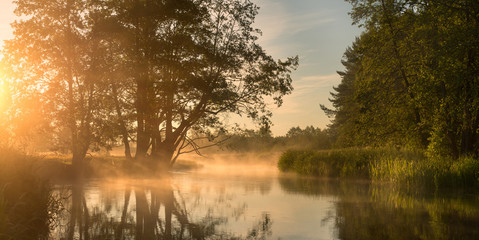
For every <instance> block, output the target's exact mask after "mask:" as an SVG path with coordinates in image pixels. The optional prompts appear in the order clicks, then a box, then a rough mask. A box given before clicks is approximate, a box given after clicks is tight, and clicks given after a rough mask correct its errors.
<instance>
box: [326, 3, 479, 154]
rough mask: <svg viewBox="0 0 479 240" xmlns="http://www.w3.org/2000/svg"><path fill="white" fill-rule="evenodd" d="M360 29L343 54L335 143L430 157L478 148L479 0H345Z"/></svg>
mask: <svg viewBox="0 0 479 240" xmlns="http://www.w3.org/2000/svg"><path fill="white" fill-rule="evenodd" d="M347 2H349V3H351V4H352V11H351V13H350V15H351V17H352V20H353V23H354V24H357V25H359V26H361V27H362V28H363V29H364V31H363V33H362V34H361V36H359V37H358V38H357V39H356V41H355V42H354V43H353V44H352V46H351V47H349V48H348V49H347V50H346V52H345V53H344V58H343V61H342V64H343V65H344V70H343V71H339V72H338V73H339V75H340V76H341V79H342V80H341V83H340V84H339V85H338V86H337V87H335V88H334V90H335V91H334V92H333V93H332V97H331V99H330V101H331V102H332V104H333V108H331V109H330V108H327V107H325V106H322V108H323V110H324V111H325V112H326V113H327V114H328V115H329V116H330V117H332V118H333V123H332V124H331V126H330V131H331V132H333V133H334V134H335V135H336V136H337V142H336V145H337V146H338V147H358V146H359V147H364V146H390V147H405V148H409V149H421V150H425V151H426V153H427V154H428V156H430V157H444V156H446V157H450V158H452V159H458V158H459V157H461V156H471V155H472V156H475V157H477V155H478V153H479V101H478V99H479V55H478V53H479V2H478V1H473V0H461V1H447V0H438V1H429V0H347Z"/></svg>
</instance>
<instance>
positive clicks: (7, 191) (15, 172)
mask: <svg viewBox="0 0 479 240" xmlns="http://www.w3.org/2000/svg"><path fill="white" fill-rule="evenodd" d="M37 161H38V159H37V158H35V157H31V156H27V155H24V154H21V153H19V152H16V151H14V150H10V149H1V148H0V239H46V238H47V237H48V234H49V231H50V228H51V227H52V217H53V216H54V215H55V213H56V212H57V211H58V210H59V208H60V206H59V205H58V201H57V199H55V198H54V197H53V195H52V188H51V186H50V184H49V183H48V181H47V179H46V178H43V177H41V176H39V174H38V172H37V168H36V163H37Z"/></svg>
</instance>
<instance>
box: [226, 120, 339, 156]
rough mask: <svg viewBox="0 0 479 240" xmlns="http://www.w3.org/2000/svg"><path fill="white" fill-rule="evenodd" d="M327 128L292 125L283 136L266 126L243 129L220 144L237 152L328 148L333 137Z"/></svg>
mask: <svg viewBox="0 0 479 240" xmlns="http://www.w3.org/2000/svg"><path fill="white" fill-rule="evenodd" d="M331 137H332V136H331V134H330V133H329V131H328V130H321V129H320V128H315V127H313V126H308V127H306V128H304V129H302V128H300V127H292V128H291V129H289V131H288V132H287V133H286V135H284V136H278V137H273V136H272V134H271V131H270V130H269V129H268V128H265V127H261V128H260V129H259V130H250V129H248V130H243V131H239V132H237V133H235V134H230V135H229V136H227V138H228V139H227V140H226V141H225V143H224V144H223V145H222V146H223V147H224V149H226V150H232V151H237V152H266V151H280V152H281V151H284V149H297V150H301V149H329V148H331V144H332V142H333V139H332V138H331Z"/></svg>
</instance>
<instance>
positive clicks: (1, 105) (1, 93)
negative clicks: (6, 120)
mask: <svg viewBox="0 0 479 240" xmlns="http://www.w3.org/2000/svg"><path fill="white" fill-rule="evenodd" d="M9 92H10V91H9V87H8V82H7V81H6V80H4V79H0V114H4V113H5V111H6V110H7V108H8V105H9V102H10V99H9V95H10V94H9Z"/></svg>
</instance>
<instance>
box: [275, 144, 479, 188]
mask: <svg viewBox="0 0 479 240" xmlns="http://www.w3.org/2000/svg"><path fill="white" fill-rule="evenodd" d="M278 168H279V169H280V170H281V171H283V172H287V171H291V172H296V173H298V174H301V175H310V176H321V177H333V178H362V179H368V180H372V181H375V182H390V183H394V184H398V185H401V186H406V187H410V186H416V187H417V186H422V187H436V188H438V187H454V186H460V187H468V186H478V185H479V160H478V159H476V158H474V157H462V158H459V159H457V160H452V159H443V158H441V159H439V158H430V157H426V155H425V154H424V153H423V152H421V151H413V150H397V149H388V148H383V149H381V148H375V149H359V148H358V149H357V148H351V149H336V150H328V151H294V150H288V151H286V152H284V153H283V155H282V156H281V157H280V159H279V162H278Z"/></svg>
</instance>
